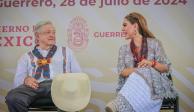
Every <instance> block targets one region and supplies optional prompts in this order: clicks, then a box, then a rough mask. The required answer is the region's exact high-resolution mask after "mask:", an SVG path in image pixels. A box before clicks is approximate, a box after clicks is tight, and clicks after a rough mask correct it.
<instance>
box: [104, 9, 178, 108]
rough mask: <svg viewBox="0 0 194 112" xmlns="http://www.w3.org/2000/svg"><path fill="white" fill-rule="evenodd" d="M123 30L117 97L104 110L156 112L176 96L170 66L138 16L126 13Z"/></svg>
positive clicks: (158, 43) (159, 44)
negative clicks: (165, 99) (125, 42)
mask: <svg viewBox="0 0 194 112" xmlns="http://www.w3.org/2000/svg"><path fill="white" fill-rule="evenodd" d="M122 31H123V32H125V33H126V39H127V40H128V39H130V41H129V43H128V44H125V45H123V46H121V47H120V50H119V57H118V65H117V68H118V73H119V83H118V88H117V92H118V94H117V96H116V98H115V99H114V100H112V101H111V102H109V103H108V104H107V106H106V108H105V109H106V111H107V112H159V111H160V108H161V105H162V100H163V98H165V97H166V98H175V97H176V95H177V94H176V92H175V90H174V88H173V86H172V81H171V80H169V79H168V75H170V74H171V70H170V65H171V63H170V61H169V60H168V58H167V56H166V54H165V52H164V49H163V47H162V45H161V43H160V41H159V40H157V39H156V38H155V37H154V35H153V34H152V33H151V32H150V31H149V30H148V26H147V22H146V20H145V18H144V17H143V16H142V15H141V14H139V13H136V12H133V13H130V14H128V15H127V16H126V17H125V18H124V21H123V27H122Z"/></svg>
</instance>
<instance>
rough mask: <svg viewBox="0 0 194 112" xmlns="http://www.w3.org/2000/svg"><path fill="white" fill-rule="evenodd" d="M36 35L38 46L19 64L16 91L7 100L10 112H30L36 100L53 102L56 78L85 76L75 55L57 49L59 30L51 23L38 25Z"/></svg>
mask: <svg viewBox="0 0 194 112" xmlns="http://www.w3.org/2000/svg"><path fill="white" fill-rule="evenodd" d="M34 34H35V40H36V42H35V43H36V45H35V47H34V49H33V50H31V51H29V52H27V53H25V54H24V55H23V56H22V57H21V58H20V60H19V61H18V66H17V71H16V75H15V78H14V88H13V89H12V90H10V91H9V92H8V94H7V96H6V98H5V99H6V104H7V106H8V109H9V111H10V112H27V111H28V107H29V105H30V104H31V103H32V102H33V101H35V100H36V99H39V98H41V97H49V98H51V83H52V79H53V77H54V76H55V75H56V74H60V73H66V72H74V73H78V72H81V68H80V66H79V64H78V62H77V61H76V59H75V57H74V55H73V53H72V51H71V50H70V49H69V48H68V47H58V46H56V45H55V42H56V37H55V28H54V26H53V24H52V23H51V22H50V21H41V22H39V23H37V24H36V26H35V29H34Z"/></svg>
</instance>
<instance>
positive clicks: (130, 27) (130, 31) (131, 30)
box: [122, 19, 137, 39]
mask: <svg viewBox="0 0 194 112" xmlns="http://www.w3.org/2000/svg"><path fill="white" fill-rule="evenodd" d="M136 27H137V24H131V23H130V22H129V21H128V20H127V19H124V21H123V25H122V31H123V32H124V33H125V34H126V37H125V39H132V38H133V37H134V35H135V33H136V31H137V28H136Z"/></svg>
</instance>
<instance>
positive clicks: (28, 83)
mask: <svg viewBox="0 0 194 112" xmlns="http://www.w3.org/2000/svg"><path fill="white" fill-rule="evenodd" d="M24 85H26V86H28V87H31V88H33V89H37V88H38V87H39V83H38V81H37V80H36V79H35V78H33V77H31V76H27V77H26V78H25V79H24Z"/></svg>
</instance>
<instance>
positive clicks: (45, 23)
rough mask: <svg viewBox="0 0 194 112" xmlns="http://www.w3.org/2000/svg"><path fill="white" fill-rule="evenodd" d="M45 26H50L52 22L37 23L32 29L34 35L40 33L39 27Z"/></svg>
mask: <svg viewBox="0 0 194 112" xmlns="http://www.w3.org/2000/svg"><path fill="white" fill-rule="evenodd" d="M47 24H51V25H52V22H51V21H40V22H38V23H37V24H36V25H35V27H34V33H37V32H40V29H41V27H42V26H44V25H47Z"/></svg>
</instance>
